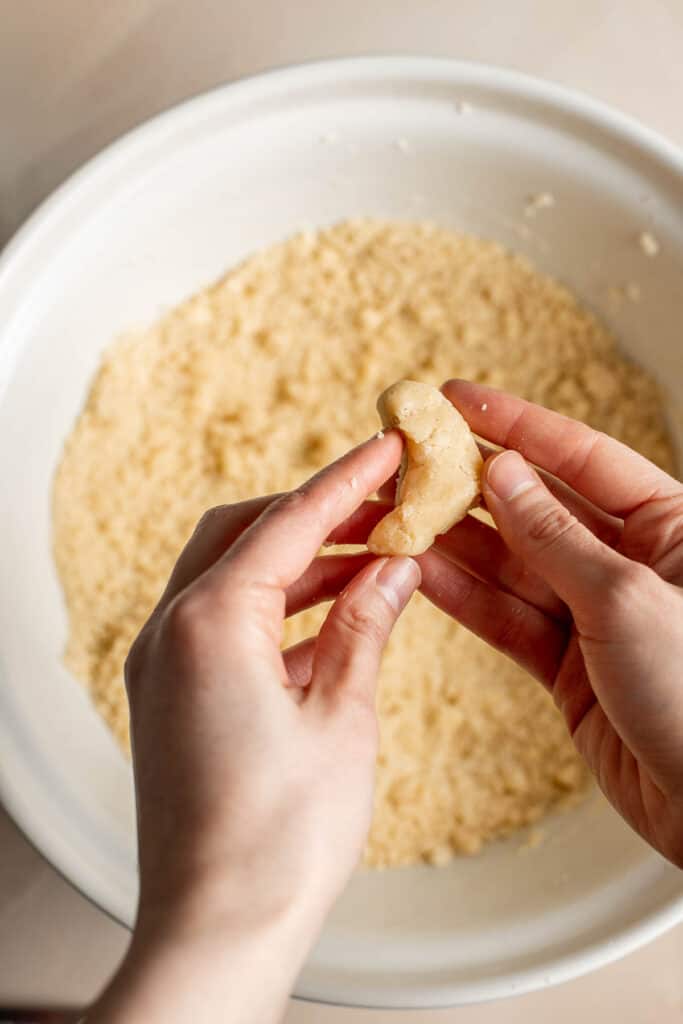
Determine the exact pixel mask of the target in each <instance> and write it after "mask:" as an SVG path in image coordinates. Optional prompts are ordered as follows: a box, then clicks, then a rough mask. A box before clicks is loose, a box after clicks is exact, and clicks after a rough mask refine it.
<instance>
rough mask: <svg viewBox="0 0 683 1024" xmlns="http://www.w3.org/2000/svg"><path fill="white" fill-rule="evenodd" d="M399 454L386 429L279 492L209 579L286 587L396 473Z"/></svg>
mask: <svg viewBox="0 0 683 1024" xmlns="http://www.w3.org/2000/svg"><path fill="white" fill-rule="evenodd" d="M402 451H403V442H402V440H401V436H400V434H399V433H398V432H397V431H395V430H392V431H387V432H386V433H385V434H384V435H383V436H382V437H379V436H375V437H373V438H371V439H370V440H369V441H366V442H365V443H364V444H361V445H359V447H358V448H354V449H353V450H352V451H350V452H348V453H347V454H346V455H343V456H342V458H340V459H338V460H337V461H336V462H333V463H332V465H330V466H327V467H326V468H325V469H323V470H322V471H321V472H320V473H317V474H316V475H315V476H314V477H312V478H311V479H310V480H308V481H307V482H306V483H305V484H303V485H302V486H301V487H299V488H297V490H294V491H290V492H289V493H287V494H283V495H282V497H281V498H279V499H278V500H277V501H274V502H273V503H272V504H271V505H269V506H268V508H267V509H266V510H265V511H264V512H263V513H262V514H261V515H260V516H259V518H258V519H257V520H256V522H254V523H253V524H252V525H251V526H250V527H249V529H247V530H246V531H245V532H244V533H243V534H242V536H241V537H240V538H239V540H237V542H236V543H235V544H234V545H233V547H232V548H231V550H230V551H228V552H227V553H226V554H225V555H224V556H223V558H221V559H220V561H219V562H217V563H216V565H215V566H214V570H212V572H214V573H215V577H214V578H215V579H217V580H218V581H219V582H220V580H222V579H227V578H228V575H229V574H233V573H234V574H238V575H240V576H242V578H245V579H249V580H253V581H257V582H259V583H263V584H265V585H266V586H268V585H270V586H274V587H278V588H280V589H285V588H286V587H289V586H291V584H292V583H294V581H295V580H297V579H298V578H299V577H300V576H301V575H302V573H303V572H305V570H306V569H307V568H308V566H309V565H310V563H311V562H312V561H313V559H314V558H315V556H316V554H317V552H318V550H319V549H320V547H321V545H322V543H323V541H324V540H325V539H326V537H327V536H328V535H329V534H330V533H331V532H332V531H333V529H334V528H335V527H336V526H338V525H339V523H341V522H343V521H344V520H345V519H347V518H348V516H350V515H351V513H352V512H354V511H355V510H356V509H357V508H358V506H359V505H361V504H362V502H363V501H364V500H365V498H367V497H368V495H369V494H372V492H373V491H376V490H377V488H378V487H379V486H380V484H382V483H383V482H384V481H385V480H386V479H387V477H389V476H391V474H392V473H394V472H395V471H396V468H397V467H398V464H399V462H400V459H401V453H402Z"/></svg>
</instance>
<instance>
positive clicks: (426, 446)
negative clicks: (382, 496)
mask: <svg viewBox="0 0 683 1024" xmlns="http://www.w3.org/2000/svg"><path fill="white" fill-rule="evenodd" d="M377 411H378V412H379V415H380V419H381V420H382V425H383V426H385V427H388V428H391V427H395V428H397V429H398V430H400V432H401V433H402V434H403V436H404V438H405V443H406V450H405V454H404V456H403V462H402V465H401V472H400V474H399V480H398V486H397V488H396V508H394V509H393V511H391V512H389V514H388V515H386V516H385V517H384V519H382V520H381V522H379V523H378V524H377V526H376V527H375V528H374V530H373V531H372V533H371V534H370V536H369V537H368V548H369V549H370V551H372V552H373V553H374V554H376V555H421V554H422V553H423V552H424V551H426V550H427V548H429V547H431V546H432V544H433V543H434V538H435V537H436V535H437V534H439V533H445V532H446V530H450V528H451V526H454V525H455V524H456V523H458V522H460V520H461V519H462V518H463V517H464V516H466V515H467V513H468V511H469V510H470V509H471V508H472V507H473V505H474V504H475V503H476V502H477V501H478V499H479V494H480V491H481V489H480V486H479V482H480V477H481V467H482V462H483V460H482V457H481V455H480V454H479V449H478V447H477V442H476V441H475V440H474V437H473V436H472V432H471V430H470V428H469V426H468V425H467V423H466V421H465V420H464V419H463V417H462V416H461V415H460V413H459V412H458V410H457V409H456V408H455V407H454V406H453V405H452V403H451V402H449V401H448V399H447V398H445V397H444V396H443V395H442V394H441V392H440V391H439V390H438V388H435V387H433V386H432V385H430V384H423V383H421V382H418V381H414V380H400V381H398V383H396V384H392V385H391V387H390V388H387V390H386V391H384V392H383V393H382V394H381V395H380V396H379V399H378V400H377Z"/></svg>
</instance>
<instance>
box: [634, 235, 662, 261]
mask: <svg viewBox="0 0 683 1024" xmlns="http://www.w3.org/2000/svg"><path fill="white" fill-rule="evenodd" d="M638 244H639V246H640V248H641V250H642V252H643V253H644V254H645V255H646V256H648V257H650V258H652V257H654V256H656V255H657V254H658V253H659V248H660V246H659V239H658V238H655V236H654V235H653V234H652V232H651V231H641V233H640V235H639V236H638Z"/></svg>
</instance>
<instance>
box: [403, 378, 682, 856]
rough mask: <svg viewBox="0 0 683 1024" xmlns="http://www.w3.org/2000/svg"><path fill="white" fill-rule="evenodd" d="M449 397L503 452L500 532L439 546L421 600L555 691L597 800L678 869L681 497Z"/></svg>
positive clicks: (521, 418)
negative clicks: (602, 796) (601, 796)
mask: <svg viewBox="0 0 683 1024" xmlns="http://www.w3.org/2000/svg"><path fill="white" fill-rule="evenodd" d="M443 390H444V394H445V395H446V397H447V398H449V399H450V400H451V401H452V402H453V404H454V405H455V406H456V407H457V408H458V409H459V410H460V412H461V413H462V414H463V416H464V417H465V418H466V420H467V421H468V423H469V424H470V426H471V428H472V430H473V431H474V432H475V433H476V434H478V435H479V436H480V437H483V438H485V439H487V440H489V441H491V442H492V443H494V444H495V445H499V446H501V447H503V448H508V449H513V451H505V452H502V453H495V454H491V455H490V456H489V458H488V459H487V461H486V463H485V466H484V471H483V476H482V488H483V494H484V499H485V502H486V506H487V508H488V510H489V512H490V513H491V515H492V516H493V519H494V521H495V523H496V526H497V527H498V532H496V531H495V530H493V529H492V528H491V527H490V526H487V525H486V524H485V523H482V522H480V521H478V520H477V519H475V518H473V517H472V516H468V517H467V518H466V519H465V520H464V521H463V522H462V523H460V524H458V525H457V526H455V527H454V528H453V530H451V531H450V532H449V533H448V534H445V535H444V536H443V537H439V538H437V543H436V545H435V547H434V548H432V549H431V550H430V551H428V552H427V553H426V554H425V555H423V556H422V557H421V558H420V559H419V562H420V565H421V569H422V579H423V582H422V590H423V592H424V593H425V594H426V595H427V597H429V598H430V600H432V601H433V602H434V604H436V605H438V607H440V608H442V609H443V610H444V611H446V612H448V613H449V614H450V615H452V616H453V617H454V618H456V619H458V621H459V622H461V623H463V624H464V625H465V626H467V627H468V628H469V629H471V630H473V631H474V632H475V633H477V634H478V635H479V636H481V637H483V639H484V640H486V641H488V642H489V643H490V644H492V645H493V646H494V647H496V648H498V649H499V650H501V651H503V652H505V653H506V654H508V655H509V656H510V657H511V658H513V659H514V660H515V661H517V662H518V663H519V664H520V665H522V666H523V667H524V668H526V669H527V670H528V671H529V672H531V673H532V675H535V676H536V678H538V679H539V680H540V681H541V682H542V683H543V684H544V685H545V686H547V687H548V688H549V689H550V691H551V693H552V695H553V697H554V699H555V703H556V704H557V706H558V707H559V709H560V710H561V711H562V713H563V715H564V717H565V719H566V722H567V726H568V728H569V731H570V733H571V735H572V736H573V739H574V743H575V744H576V747H577V749H578V750H579V752H580V754H581V755H582V756H583V757H584V758H585V760H586V762H587V763H588V765H589V767H590V768H591V770H592V772H593V774H594V775H595V777H596V779H597V781H598V783H599V785H600V787H601V789H602V790H603V792H604V793H605V795H606V796H607V798H608V799H609V800H610V801H611V803H612V804H613V805H614V807H615V808H616V809H617V811H619V813H620V814H621V815H622V816H623V817H624V818H625V819H626V821H628V822H629V824H630V825H631V826H632V827H633V828H634V829H636V830H637V831H638V832H639V833H640V835H641V836H643V838H644V839H646V840H647V841H648V842H649V843H650V844H651V845H652V846H654V847H655V848H656V849H657V850H659V851H660V852H661V853H662V854H664V856H665V857H668V858H669V860H671V861H672V862H673V863H674V864H676V865H678V866H679V867H683V589H682V588H683V485H681V483H679V482H678V481H677V480H675V479H673V477H671V476H668V475H667V474H666V473H664V472H663V471H661V470H659V469H658V468H657V467H656V466H654V465H653V464H652V463H650V462H648V461H647V460H646V459H645V458H643V457H641V456H640V455H637V454H636V453H635V452H633V451H631V449H629V448H627V447H626V446H625V445H622V444H620V443H619V442H617V441H615V440H613V439H612V438H609V437H607V436H606V435H604V434H600V433H597V432H596V431H594V430H591V429H590V428H589V427H587V426H585V425H584V424H582V423H577V422H575V421H573V420H570V419H567V418H566V417H564V416H560V415H558V414H557V413H554V412H549V411H548V410H546V409H543V408H541V407H539V406H536V405H532V404H531V403H529V402H524V401H522V400H521V399H519V398H515V397H513V396H512V395H507V394H504V393H502V392H499V391H495V390H493V389H492V388H486V387H482V386H479V385H476V384H470V383H466V382H464V381H450V382H449V383H448V384H446V385H445V386H444V389H443ZM526 459H529V460H530V461H531V462H533V463H534V464H535V465H536V466H538V467H540V471H539V472H537V471H536V470H535V469H533V468H532V467H531V466H530V465H529V464H528V463H527V462H526ZM544 471H545V472H544Z"/></svg>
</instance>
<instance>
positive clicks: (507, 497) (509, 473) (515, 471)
mask: <svg viewBox="0 0 683 1024" xmlns="http://www.w3.org/2000/svg"><path fill="white" fill-rule="evenodd" d="M486 481H487V483H488V485H489V487H490V488H491V490H492V491H493V493H494V494H495V495H496V497H497V498H500V500H501V501H512V499H513V498H516V497H517V496H518V495H520V494H524V492H525V491H528V490H529V488H530V487H535V486H536V483H537V480H536V477H535V476H534V473H533V472H532V470H531V468H530V467H529V466H528V465H527V463H526V462H525V460H524V459H523V458H522V456H521V455H520V454H519V452H513V451H507V452H501V454H500V455H496V457H495V458H494V459H493V460H492V461H491V462H490V463H489V467H488V470H487V472H486Z"/></svg>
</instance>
